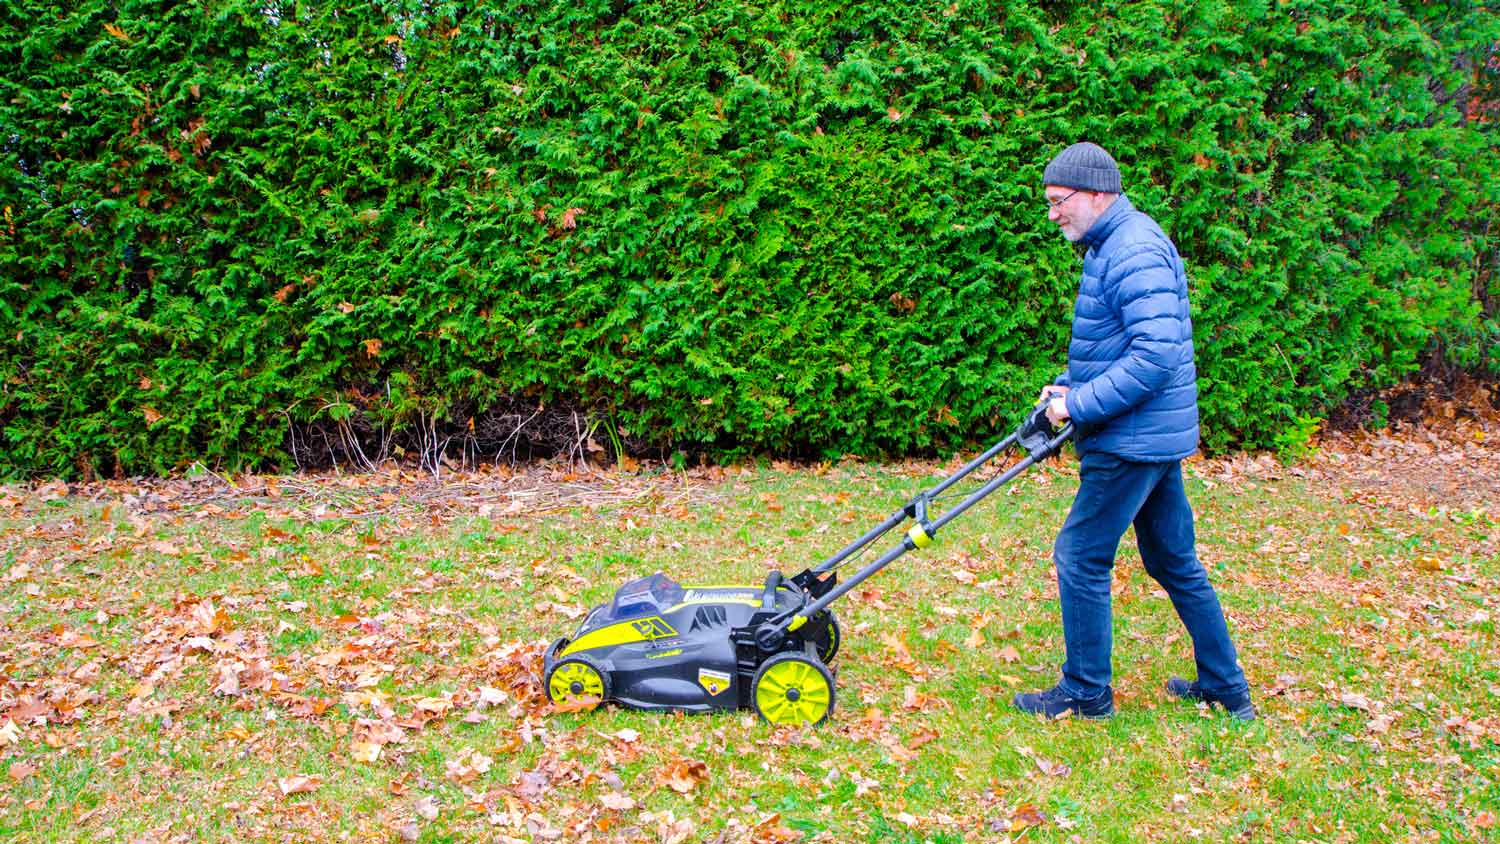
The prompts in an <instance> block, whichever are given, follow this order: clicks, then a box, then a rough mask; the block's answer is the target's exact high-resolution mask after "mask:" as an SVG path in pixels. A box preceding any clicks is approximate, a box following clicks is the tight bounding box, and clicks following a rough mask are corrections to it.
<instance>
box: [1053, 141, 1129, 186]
mask: <svg viewBox="0 0 1500 844" xmlns="http://www.w3.org/2000/svg"><path fill="white" fill-rule="evenodd" d="M1042 184H1045V185H1057V186H1059V187H1065V188H1080V189H1082V190H1092V191H1099V192H1101V193H1119V192H1120V167H1119V165H1117V164H1115V160H1114V159H1113V158H1111V157H1110V155H1109V153H1107V152H1105V151H1104V148H1103V147H1101V146H1099V145H1098V144H1091V143H1089V142H1087V141H1083V142H1081V143H1076V144H1074V145H1072V146H1070V147H1068V148H1067V149H1065V150H1063V151H1062V152H1060V153H1058V154H1057V157H1056V158H1054V159H1052V162H1051V163H1050V164H1048V165H1047V169H1046V170H1044V171H1042Z"/></svg>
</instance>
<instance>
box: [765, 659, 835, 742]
mask: <svg viewBox="0 0 1500 844" xmlns="http://www.w3.org/2000/svg"><path fill="white" fill-rule="evenodd" d="M750 691H751V695H752V696H753V697H754V699H755V711H756V712H758V713H760V717H762V718H764V719H766V720H767V721H769V722H771V723H772V724H775V725H777V726H782V725H792V726H801V725H803V724H821V723H822V722H823V720H824V719H826V718H827V717H828V713H830V712H832V711H833V697H834V695H833V674H832V673H831V672H830V671H829V670H828V668H827V666H825V665H823V663H822V662H821V661H819V660H818V658H817V657H813V656H806V655H803V654H798V653H785V654H778V655H776V656H773V657H771V658H770V659H768V660H766V662H765V664H764V665H762V666H761V667H760V670H759V671H757V672H755V681H754V683H753V684H752V685H751V686H750Z"/></svg>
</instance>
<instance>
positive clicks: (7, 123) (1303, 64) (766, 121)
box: [0, 0, 1500, 474]
mask: <svg viewBox="0 0 1500 844" xmlns="http://www.w3.org/2000/svg"><path fill="white" fill-rule="evenodd" d="M0 36H3V38H0V67H4V68H5V71H4V75H3V78H0V89H3V90H0V156H3V159H4V160H3V164H0V204H3V206H4V207H5V214H6V218H5V220H4V223H3V228H0V293H3V296H0V377H3V379H4V381H3V384H0V389H3V392H0V424H3V427H4V435H3V438H0V459H3V463H4V465H5V466H7V467H8V470H7V471H8V472H9V473H16V474H32V473H63V474H68V473H74V472H80V471H81V472H85V473H87V472H90V471H103V472H120V471H124V472H139V471H162V470H168V469H172V468H174V467H180V466H184V465H187V464H190V463H191V462H193V461H203V462H205V463H208V464H211V465H214V464H228V465H233V466H249V465H265V464H268V463H269V464H277V463H285V462H286V460H287V458H288V457H289V455H288V453H287V449H288V431H289V430H294V429H297V428H298V427H299V426H308V425H316V424H328V425H335V426H337V425H343V426H345V429H346V430H350V431H355V432H356V433H357V432H358V431H364V430H367V429H369V430H375V429H378V430H382V431H393V430H401V429H406V428H411V427H413V426H415V425H416V424H418V423H419V422H420V421H421V420H426V422H425V423H423V424H427V425H431V424H432V423H433V420H439V421H443V422H444V424H446V425H447V426H449V427H450V428H451V429H454V430H461V428H462V425H463V423H464V421H465V420H467V419H470V418H472V417H473V416H475V415H478V414H483V413H485V412H486V411H488V410H490V409H493V408H495V407H498V406H500V405H502V404H504V403H506V402H513V401H517V400H524V401H526V402H531V403H533V404H535V403H538V402H545V403H547V404H549V405H561V406H569V407H579V408H584V409H587V410H588V411H590V412H591V413H594V414H596V418H602V417H604V416H607V417H608V418H610V419H611V420H612V421H611V422H610V423H609V424H610V427H611V430H614V429H615V428H616V427H623V428H625V429H628V430H629V431H631V432H632V435H633V438H634V439H633V441H634V442H647V443H652V444H655V445H658V446H660V447H662V448H663V449H678V448H681V449H686V450H689V451H696V450H710V451H717V452H721V453H722V452H726V451H730V450H737V449H738V450H754V451H770V452H780V453H804V454H816V453H823V454H838V453H842V452H846V451H853V452H862V453H872V452H878V451H890V452H903V453H904V452H914V451H932V450H943V449H948V448H952V447H955V446H957V445H960V444H962V443H964V442H966V441H972V440H975V439H982V438H984V437H987V436H988V435H990V434H992V433H995V432H996V431H999V430H1001V429H1003V428H1005V427H1006V426H1007V425H1008V424H1009V423H1010V422H1011V421H1012V420H1010V419H1006V418H1004V416H1005V415H1006V414H1007V413H1008V412H1010V411H1011V410H1013V409H1014V408H1016V407H1018V406H1020V405H1022V404H1024V403H1025V402H1026V401H1027V400H1028V399H1029V398H1030V397H1031V396H1032V395H1034V393H1035V390H1036V388H1037V387H1038V385H1039V384H1040V383H1042V382H1043V381H1045V380H1048V379H1050V378H1051V377H1052V376H1053V375H1054V374H1055V373H1056V371H1057V370H1058V369H1059V367H1060V366H1061V359H1062V356H1063V354H1064V348H1065V344H1066V337H1067V331H1068V320H1069V315H1070V310H1071V303H1072V297H1073V291H1074V287H1075V284H1076V273H1077V258H1076V255H1075V254H1074V253H1073V252H1072V251H1071V248H1070V247H1069V246H1068V245H1067V244H1066V243H1065V242H1063V240H1062V239H1061V238H1060V237H1059V236H1058V235H1057V233H1056V232H1055V230H1053V229H1052V227H1051V225H1050V224H1049V223H1048V222H1047V221H1046V219H1045V213H1044V211H1043V207H1042V205H1041V202H1040V185H1039V183H1038V182H1039V178H1040V172H1041V167H1042V165H1043V164H1044V163H1045V162H1046V160H1047V159H1048V158H1049V157H1050V156H1051V155H1052V154H1054V153H1055V152H1056V151H1057V150H1059V149H1060V148H1061V147H1062V146H1064V145H1066V144H1067V143H1070V142H1072V141H1074V140H1077V139H1079V138H1092V139H1097V140H1099V141H1100V142H1102V143H1104V144H1105V145H1106V146H1108V147H1109V148H1110V149H1111V150H1112V151H1113V152H1114V153H1115V155H1116V157H1117V158H1118V159H1120V161H1121V162H1122V166H1123V169H1124V172H1125V179H1126V182H1127V184H1128V185H1129V187H1128V188H1127V190H1128V191H1129V192H1130V193H1131V195H1132V197H1133V199H1135V200H1136V202H1137V204H1138V205H1139V206H1141V207H1143V208H1144V209H1145V210H1147V211H1149V212H1150V213H1152V214H1153V215H1155V216H1156V217H1157V218H1158V219H1159V220H1160V221H1161V222H1162V223H1163V225H1164V227H1165V228H1167V230H1168V231H1169V232H1170V233H1171V234H1172V235H1173V236H1174V237H1175V238H1176V240H1177V241H1178V244H1179V247H1180V248H1181V249H1182V251H1183V253H1184V255H1185V256H1186V257H1187V259H1188V262H1189V265H1190V271H1191V272H1192V274H1193V276H1194V283H1195V290H1194V296H1195V308H1196V311H1195V324H1196V327H1197V332H1198V333H1197V341H1198V349H1199V358H1200V360H1199V364H1200V366H1199V368H1200V372H1201V377H1202V401H1203V410H1204V418H1205V441H1206V443H1207V445H1209V446H1210V447H1212V448H1224V447H1230V446H1236V445H1252V446H1265V445H1273V444H1275V443H1277V442H1278V436H1279V434H1280V432H1281V431H1283V430H1284V429H1286V428H1294V429H1295V428H1298V427H1299V426H1300V425H1302V424H1303V423H1301V422H1299V420H1302V419H1307V418H1314V419H1315V418H1317V417H1319V416H1321V414H1322V413H1323V412H1324V410H1325V409H1326V408H1327V407H1329V406H1330V405H1331V404H1332V403H1336V402H1337V401H1338V400H1339V399H1340V398H1341V397H1342V396H1343V395H1344V394H1345V392H1346V391H1347V390H1349V389H1351V388H1353V387H1359V386H1371V385H1375V386H1378V385H1382V384H1389V383H1391V382H1393V381H1394V380H1395V379H1397V378H1398V377H1400V375H1402V374H1403V373H1405V372H1408V371H1410V370H1411V369H1412V368H1413V366H1414V365H1415V362H1416V360H1417V357H1418V356H1419V355H1420V354H1421V353H1422V352H1423V351H1424V350H1425V349H1428V348H1429V347H1431V346H1432V345H1433V344H1434V342H1435V341H1437V342H1441V343H1444V344H1446V346H1445V347H1446V348H1447V349H1448V351H1449V353H1450V354H1451V355H1452V356H1453V358H1454V359H1455V360H1459V361H1461V362H1466V363H1468V364H1470V365H1478V366H1481V367H1490V368H1491V369H1492V370H1497V369H1500V356H1497V355H1496V354H1495V351H1494V349H1495V346H1496V342H1497V335H1496V332H1495V329H1494V326H1495V322H1494V320H1495V312H1494V309H1493V303H1494V301H1495V299H1496V289H1495V285H1496V282H1495V281H1494V278H1495V275H1494V269H1495V266H1494V264H1495V255H1496V251H1497V234H1496V233H1495V232H1494V231H1492V228H1493V222H1492V221H1493V219H1494V217H1495V212H1496V208H1497V206H1500V182H1497V180H1495V179H1494V178H1492V175H1491V174H1493V173H1494V172H1497V170H1500V152H1497V149H1496V145H1495V143H1494V133H1493V124H1492V123H1488V122H1485V121H1486V120H1489V119H1491V118H1490V117H1488V115H1489V114H1490V109H1488V107H1487V106H1484V104H1483V103H1481V102H1479V100H1478V99H1477V98H1478V97H1479V94H1481V93H1484V92H1493V91H1494V89H1495V85H1494V76H1495V73H1496V70H1495V65H1496V62H1497V59H1496V46H1495V45H1496V44H1497V43H1500V24H1497V22H1496V18H1495V17H1494V16H1493V15H1490V14H1487V13H1486V12H1485V11H1484V10H1483V8H1482V7H1481V6H1480V5H1478V4H1475V3H1470V2H1455V3H1442V4H1423V3H1404V4H1391V3H1385V2H1375V0H1352V1H1351V2H1343V3H1314V2H1279V3H1275V4H1272V3H1268V2H1263V1H1262V2H1252V1H1251V0H1235V2H1228V0H1206V1H1205V2H1199V3H1183V2H1147V3H1104V4H1083V3H1044V4H1043V3H1032V4H1004V5H1003V6H999V7H997V6H993V5H990V4H981V3H973V2H958V3H955V4H953V5H950V6H947V7H940V6H933V5H931V4H907V3H888V2H882V3H854V4H838V5H835V4H823V3H810V2H773V3H770V4H747V3H742V2H723V3H716V4H698V3H688V2H681V0H659V1H656V2H653V0H642V2H636V3H629V2H624V0H574V2H569V3H541V4H535V5H526V6H510V7H506V8H504V9H498V10H485V9H479V8H471V7H469V6H466V5H463V4H457V3H451V2H431V3H411V2H405V0H386V2H373V3H365V4H355V5H353V6H349V5H347V4H345V5H344V6H340V7H337V8H334V7H328V8H323V7H317V6H311V5H295V4H286V3H284V2H280V0H258V2H254V3H250V2H243V0H222V1H221V2H213V3H204V4H161V3H148V2H138V0H121V2H116V3H105V2H102V0H78V2H72V3H66V4H58V3H54V2H44V0H25V2H21V3H19V4H16V3H11V4H6V5H4V6H3V8H0ZM1476 92H1477V93H1476ZM1476 103H1479V105H1477V106H1476ZM354 423H359V424H358V425H355V424H354ZM612 445H615V444H614V443H612Z"/></svg>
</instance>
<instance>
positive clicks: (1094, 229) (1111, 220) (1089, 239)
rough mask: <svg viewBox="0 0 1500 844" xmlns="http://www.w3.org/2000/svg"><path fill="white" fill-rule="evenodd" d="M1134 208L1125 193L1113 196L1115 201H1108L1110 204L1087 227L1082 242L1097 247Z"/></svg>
mask: <svg viewBox="0 0 1500 844" xmlns="http://www.w3.org/2000/svg"><path fill="white" fill-rule="evenodd" d="M1134 210H1135V206H1134V205H1131V204H1130V200H1129V199H1126V198H1125V194H1123V193H1122V194H1120V195H1119V196H1117V197H1115V201H1114V202H1112V203H1110V206H1109V207H1108V208H1106V209H1104V213H1103V214H1100V215H1099V219H1097V220H1095V221H1094V224H1093V225H1092V226H1090V227H1089V230H1088V231H1086V232H1084V234H1083V242H1084V244H1085V245H1087V246H1088V247H1090V248H1093V249H1097V248H1098V247H1099V245H1100V244H1102V243H1104V241H1106V240H1108V239H1109V236H1110V235H1111V234H1114V231H1115V229H1116V228H1117V227H1118V226H1119V225H1120V223H1123V222H1124V221H1125V218H1126V217H1128V216H1130V213H1131V212H1132V211H1134Z"/></svg>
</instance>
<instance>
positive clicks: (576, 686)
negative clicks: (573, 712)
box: [547, 656, 610, 709]
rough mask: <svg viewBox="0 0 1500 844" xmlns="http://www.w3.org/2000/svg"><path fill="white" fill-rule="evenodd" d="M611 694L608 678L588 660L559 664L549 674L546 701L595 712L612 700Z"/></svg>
mask: <svg viewBox="0 0 1500 844" xmlns="http://www.w3.org/2000/svg"><path fill="white" fill-rule="evenodd" d="M609 691H610V689H609V677H608V676H607V675H606V674H605V673H604V672H603V671H600V670H599V666H598V665H596V664H594V661H593V660H591V659H589V658H588V657H581V656H570V657H568V658H567V659H562V660H558V662H557V664H556V665H554V666H552V670H551V671H549V672H547V699H548V700H550V701H552V703H553V704H554V705H557V706H566V707H577V708H580V709H592V708H593V707H594V706H598V705H599V704H601V703H603V702H604V701H606V700H609ZM590 703H592V704H593V706H590V705H589V704H590Z"/></svg>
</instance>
